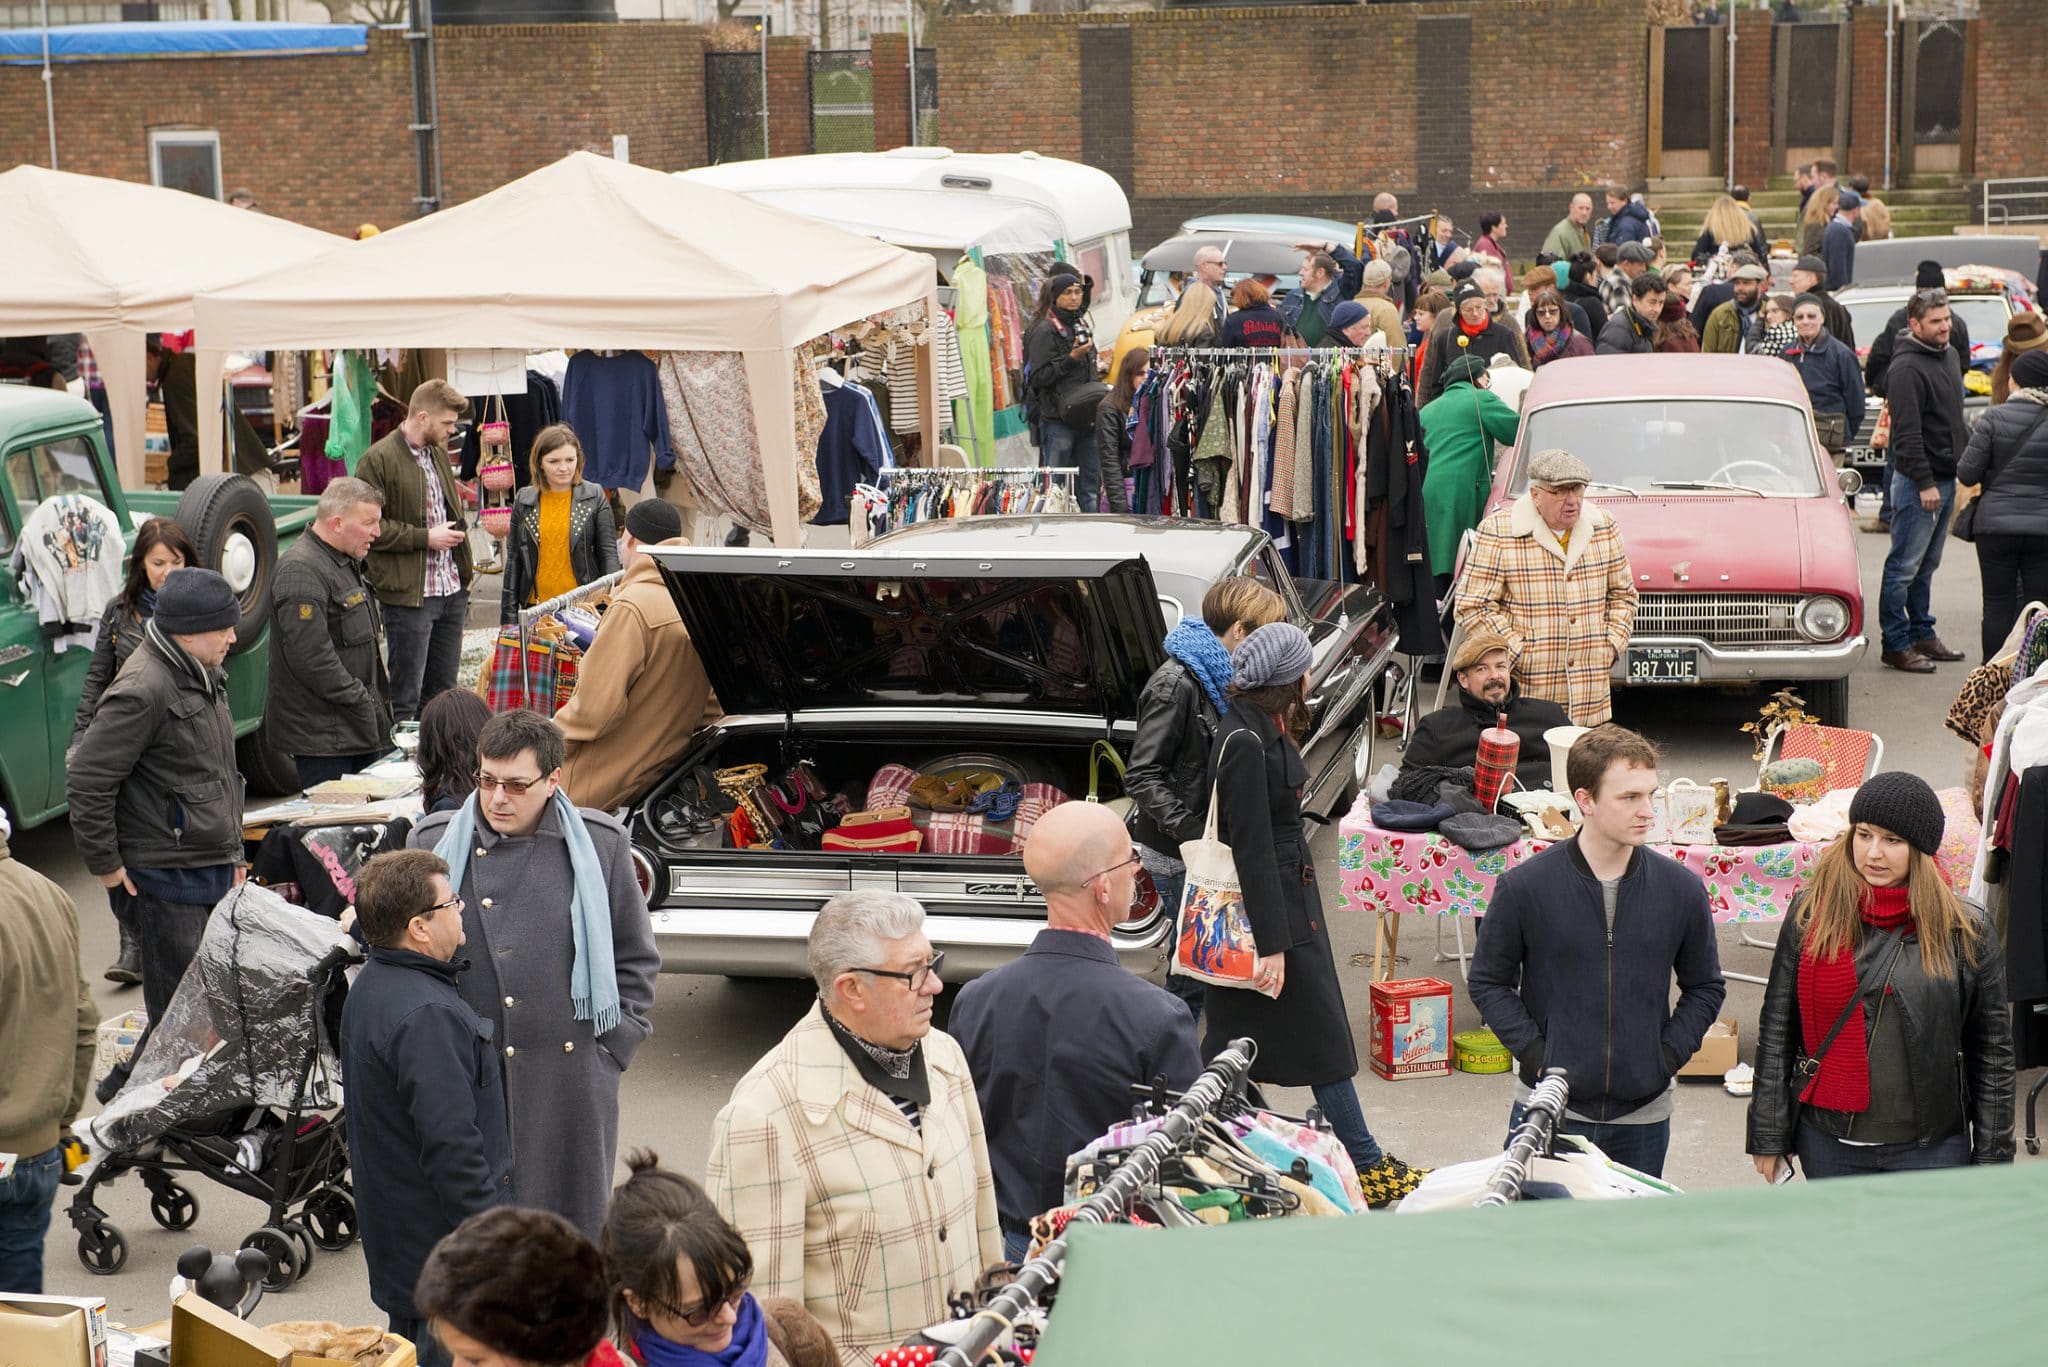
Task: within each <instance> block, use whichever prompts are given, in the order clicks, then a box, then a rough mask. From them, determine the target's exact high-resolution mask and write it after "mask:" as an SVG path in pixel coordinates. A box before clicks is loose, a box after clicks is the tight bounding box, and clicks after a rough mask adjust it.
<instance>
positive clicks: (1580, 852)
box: [1469, 725, 1728, 1177]
mask: <svg viewBox="0 0 2048 1367" xmlns="http://www.w3.org/2000/svg"><path fill="white" fill-rule="evenodd" d="M1565 775H1566V779H1567V781H1568V782H1570V784H1571V786H1572V796H1573V799H1574V800H1575V801H1576V802H1577V803H1578V805H1579V810H1580V811H1581V812H1583V813H1584V814H1585V824H1584V826H1583V827H1582V828H1581V829H1580V831H1579V833H1578V834H1577V835H1576V836H1574V837H1573V838H1572V839H1570V840H1567V841H1564V842H1562V843H1560V844H1557V845H1553V846H1551V847H1550V848H1549V849H1547V850H1545V851H1544V852H1543V853H1542V854H1539V855H1537V856H1536V857H1535V858H1534V859H1531V860H1530V861H1529V862H1528V863H1526V864H1522V865H1519V866H1517V867H1515V868H1513V869H1510V870H1509V871H1508V872H1507V873H1506V874H1505V875H1503V876H1502V878H1501V880H1500V883H1499V886H1498V887H1497V888H1496V889H1495V892H1494V896H1493V901H1492V904H1491V905H1490V906H1488V908H1487V911H1486V920H1485V922H1484V923H1483V925H1482V927H1481V929H1480V932H1479V945H1478V948H1477V949H1476V950H1474V952H1473V955H1472V970H1471V977H1470V983H1469V986H1470V988H1471V991H1472V1001H1473V1004H1474V1005H1476V1006H1477V1007H1478V1008H1479V1014H1480V1015H1481V1016H1482V1017H1484V1018H1485V1020H1486V1024H1487V1025H1488V1027H1490V1028H1491V1029H1492V1030H1493V1032H1494V1034H1496V1035H1498V1036H1499V1037H1500V1041H1501V1043H1502V1044H1505V1045H1506V1046H1507V1047H1508V1049H1509V1050H1510V1051H1511V1052H1512V1053H1513V1054H1514V1056H1515V1061H1516V1063H1517V1064H1518V1065H1519V1067H1518V1070H1517V1071H1518V1073H1519V1080H1518V1081H1517V1083H1516V1086H1515V1105H1514V1108H1513V1110H1512V1111H1511V1112H1510V1114H1509V1117H1508V1125H1509V1128H1510V1130H1512V1129H1513V1127H1514V1126H1515V1125H1516V1124H1518V1123H1520V1121H1521V1118H1522V1109H1523V1105H1524V1103H1526V1102H1527V1101H1528V1099H1529V1089H1530V1087H1531V1086H1532V1085H1533V1084H1534V1083H1535V1081H1536V1080H1537V1078H1538V1076H1539V1075H1540V1074H1541V1072H1542V1070H1543V1069H1545V1068H1562V1069H1564V1070H1565V1075H1566V1079H1567V1081H1568V1082H1569V1084H1570V1086H1571V1102H1570V1106H1569V1109H1568V1110H1567V1112H1566V1118H1565V1124H1564V1126H1563V1129H1564V1131H1565V1133H1567V1134H1575V1135H1582V1136H1584V1137H1585V1138H1587V1139H1590V1140H1592V1141H1593V1142H1594V1143H1595V1144H1598V1145H1599V1146H1600V1148H1601V1150H1602V1151H1603V1152H1605V1153H1606V1154H1607V1156H1608V1157H1609V1158H1612V1159H1614V1160H1615V1161H1616V1162H1618V1163H1624V1164H1626V1165H1628V1166H1629V1167H1632V1168H1635V1169H1636V1170H1638V1171H1640V1172H1646V1173H1649V1174H1650V1175H1651V1176H1653V1177H1661V1176H1663V1174H1664V1154H1665V1151H1666V1150H1667V1149H1668V1148H1669V1147H1670V1143H1671V1104H1672V1090H1673V1086H1674V1083H1673V1079H1674V1078H1675V1077H1676V1076H1677V1073H1678V1070H1679V1068H1680V1067H1681V1066H1682V1065H1683V1064H1684V1063H1685V1061H1686V1060H1687V1059H1688V1058H1691V1057H1692V1055H1693V1054H1694V1052H1695V1051H1697V1050H1698V1049H1699V1047H1700V1040H1701V1039H1703V1038H1704V1037H1705V1036H1706V1033H1707V1027H1708V1026H1710V1025H1712V1024H1713V1023H1714V1019H1715V1016H1716V1015H1717V1014H1718V1013H1719V1011H1720V1009H1721V1003H1722V1001H1723V1000H1724V999H1725V998H1726V997H1727V995H1728V989H1727V985H1726V984H1725V983H1724V982H1723V981H1722V978H1721V958H1720V954H1719V952H1718V950H1717V949H1716V948H1715V945H1714V917H1713V913H1712V911H1711V910H1710V908H1709V907H1708V904H1707V890H1706V885H1705V884H1704V883H1702V882H1701V881H1700V879H1699V878H1698V877H1697V876H1696V875H1694V874H1693V873H1691V872H1689V871H1688V870H1687V869H1685V868H1684V867H1683V866H1682V865H1680V864H1679V863H1678V862H1677V861H1676V860H1673V859H1669V858H1666V857H1665V856H1664V855H1661V854H1658V853H1657V852H1656V851H1654V850H1646V849H1644V848H1642V847H1643V844H1644V842H1645V841H1647V840H1648V839H1649V834H1650V824H1651V821H1652V819H1653V818H1652V808H1651V804H1650V798H1651V795H1652V794H1653V793H1654V792H1655V791H1656V788H1657V752H1656V750H1655V748H1653V747H1652V746H1651V745H1650V743H1649V742H1648V741H1647V740H1645V739H1643V738H1642V737H1641V736H1639V735H1637V734H1636V733H1635V732H1633V731H1630V730H1626V729H1625V728H1623V727H1619V726H1614V725H1607V726H1599V727H1595V728H1594V729H1593V730H1592V731H1590V732H1588V733H1587V734H1585V735H1583V736H1581V737H1580V738H1579V739H1578V742H1577V743H1576V744H1574V745H1573V746H1572V749H1571V754H1570V756H1569V757H1568V758H1567V760H1566V762H1565ZM1674 975H1675V976H1676V977H1677V979H1678V989H1679V993H1678V1004H1677V1005H1676V1006H1671V1005H1669V1002H1670V1000H1671V980H1672V978H1673V976H1674Z"/></svg>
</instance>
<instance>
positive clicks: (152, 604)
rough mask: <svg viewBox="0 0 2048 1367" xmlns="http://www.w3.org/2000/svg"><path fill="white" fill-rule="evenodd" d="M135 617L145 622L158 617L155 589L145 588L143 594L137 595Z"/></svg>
mask: <svg viewBox="0 0 2048 1367" xmlns="http://www.w3.org/2000/svg"><path fill="white" fill-rule="evenodd" d="M135 615H136V616H137V617H140V618H141V619H142V620H143V621H145V622H147V621H148V620H149V619H150V618H152V617H154V616H156V590H155V589H152V588H149V587H146V586H145V587H144V588H143V590H142V592H141V593H138V594H136V595H135Z"/></svg>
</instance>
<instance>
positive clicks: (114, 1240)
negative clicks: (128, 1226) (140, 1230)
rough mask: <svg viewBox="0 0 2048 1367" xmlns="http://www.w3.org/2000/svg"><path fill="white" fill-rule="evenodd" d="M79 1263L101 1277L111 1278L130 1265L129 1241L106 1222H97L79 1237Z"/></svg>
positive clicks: (81, 1232) (82, 1231) (84, 1230)
mask: <svg viewBox="0 0 2048 1367" xmlns="http://www.w3.org/2000/svg"><path fill="white" fill-rule="evenodd" d="M78 1261H80V1262H81V1263H84V1264H85V1270H86V1271H88V1272H90V1273H92V1274H93V1275H95V1276H99V1277H111V1276H113V1275H114V1274H115V1273H116V1272H119V1271H120V1270H121V1269H122V1268H123V1267H125V1266H126V1265H127V1263H128V1241H127V1240H126V1239H124V1238H122V1237H121V1231H120V1230H118V1229H115V1228H114V1227H113V1226H112V1225H110V1224H108V1223H107V1222H106V1221H105V1220H95V1221H93V1223H92V1224H91V1225H89V1226H87V1227H86V1228H85V1229H83V1230H81V1231H80V1232H79V1235H78Z"/></svg>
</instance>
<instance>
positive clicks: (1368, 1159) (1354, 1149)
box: [1309, 1077, 1385, 1173]
mask: <svg viewBox="0 0 2048 1367" xmlns="http://www.w3.org/2000/svg"><path fill="white" fill-rule="evenodd" d="M1309 1090H1310V1091H1311V1092H1313V1093H1315V1098H1316V1105H1318V1106H1320V1107H1322V1108H1323V1119H1325V1120H1327V1121H1329V1122H1330V1128H1331V1129H1332V1130H1334V1131H1336V1134H1337V1142H1338V1143H1339V1144H1342V1145H1343V1146H1344V1152H1346V1153H1348V1154H1350V1155H1351V1163H1352V1166H1354V1167H1356V1168H1357V1169H1358V1171H1359V1172H1360V1173H1363V1172H1364V1171H1365V1170H1366V1169H1367V1168H1371V1167H1377V1166H1378V1165H1379V1161H1380V1159H1381V1158H1383V1157H1385V1155H1384V1154H1382V1153H1381V1152H1380V1142H1379V1141H1378V1140H1377V1139H1374V1138H1373V1137H1372V1131H1371V1130H1368V1129H1367V1128H1366V1127H1365V1111H1364V1110H1363V1109H1362V1108H1361V1107H1360V1106H1359V1104H1358V1088H1356V1087H1354V1086H1352V1085H1351V1079H1350V1078H1348V1077H1347V1078H1345V1079H1344V1080H1343V1081H1341V1082H1318V1083H1317V1084H1316V1085H1315V1086H1313V1087H1311V1088H1309Z"/></svg>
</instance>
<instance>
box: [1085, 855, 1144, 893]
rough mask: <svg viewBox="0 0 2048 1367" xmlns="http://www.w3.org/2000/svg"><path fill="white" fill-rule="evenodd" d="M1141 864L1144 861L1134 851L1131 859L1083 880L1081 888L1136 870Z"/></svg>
mask: <svg viewBox="0 0 2048 1367" xmlns="http://www.w3.org/2000/svg"><path fill="white" fill-rule="evenodd" d="M1140 862H1142V861H1141V860H1140V859H1139V857H1138V852H1137V851H1136V850H1132V851H1131V857H1130V858H1129V859H1125V860H1122V861H1120V862H1118V863H1115V864H1111V865H1110V866H1109V867H1108V868H1106V869H1104V870H1103V871H1102V872H1100V873H1091V874H1089V875H1088V876H1087V877H1086V878H1084V879H1082V880H1081V886H1082V887H1084V888H1085V887H1087V886H1088V885H1089V884H1090V883H1092V882H1094V881H1095V880H1096V879H1098V878H1107V877H1109V875H1111V874H1112V873H1122V872H1123V871H1124V870H1125V869H1134V868H1136V867H1137V866H1138V865H1139V863H1140Z"/></svg>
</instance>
